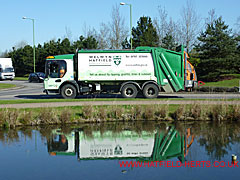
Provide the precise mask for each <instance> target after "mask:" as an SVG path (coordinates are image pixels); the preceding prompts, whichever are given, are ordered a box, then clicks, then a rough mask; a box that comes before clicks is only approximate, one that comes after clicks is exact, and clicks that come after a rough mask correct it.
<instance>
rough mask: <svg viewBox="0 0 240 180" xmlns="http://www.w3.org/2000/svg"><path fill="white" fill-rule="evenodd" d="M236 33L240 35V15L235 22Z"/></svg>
mask: <svg viewBox="0 0 240 180" xmlns="http://www.w3.org/2000/svg"><path fill="white" fill-rule="evenodd" d="M235 27H236V29H235V34H236V35H237V36H240V16H239V17H238V18H237V22H236V23H235Z"/></svg>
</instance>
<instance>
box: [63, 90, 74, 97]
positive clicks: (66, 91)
mask: <svg viewBox="0 0 240 180" xmlns="http://www.w3.org/2000/svg"><path fill="white" fill-rule="evenodd" d="M65 94H66V96H71V95H72V94H73V90H72V89H70V88H67V89H66V90H65Z"/></svg>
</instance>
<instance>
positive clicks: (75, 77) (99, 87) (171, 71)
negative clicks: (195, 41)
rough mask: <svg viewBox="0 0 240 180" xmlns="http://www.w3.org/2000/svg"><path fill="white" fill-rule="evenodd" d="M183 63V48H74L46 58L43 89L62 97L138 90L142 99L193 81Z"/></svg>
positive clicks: (128, 95) (125, 93) (129, 94)
mask: <svg viewBox="0 0 240 180" xmlns="http://www.w3.org/2000/svg"><path fill="white" fill-rule="evenodd" d="M187 62H188V60H187V56H186V53H184V48H183V47H181V51H180V52H175V51H170V50H167V49H163V48H160V47H137V48H136V49H135V50H77V51H76V53H75V54H69V55H56V56H49V57H47V59H46V64H45V74H46V77H45V79H44V92H46V93H47V94H48V93H57V94H61V95H62V97H63V98H66V99H72V98H75V97H76V96H77V95H81V94H85V93H95V92H112V93H118V92H120V93H121V95H122V96H123V97H124V98H135V97H136V96H137V95H138V93H141V94H142V95H143V96H144V97H145V98H156V97H157V96H158V94H159V92H166V93H169V92H177V91H181V90H186V88H187V87H189V86H191V87H193V86H194V84H197V83H195V81H194V80H193V79H194V75H190V76H187ZM190 67H191V66H190ZM187 77H188V78H189V80H190V81H191V82H190V81H187ZM189 83H191V84H189Z"/></svg>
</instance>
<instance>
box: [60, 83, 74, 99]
mask: <svg viewBox="0 0 240 180" xmlns="http://www.w3.org/2000/svg"><path fill="white" fill-rule="evenodd" d="M61 95H62V97H63V98H64V99H74V98H75V97H76V96H77V90H76V88H75V87H74V86H73V85H71V84H66V85H64V86H63V87H62V88H61Z"/></svg>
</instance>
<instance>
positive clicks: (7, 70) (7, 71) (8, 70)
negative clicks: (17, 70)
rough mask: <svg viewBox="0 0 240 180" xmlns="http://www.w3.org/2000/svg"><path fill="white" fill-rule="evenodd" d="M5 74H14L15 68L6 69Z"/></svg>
mask: <svg viewBox="0 0 240 180" xmlns="http://www.w3.org/2000/svg"><path fill="white" fill-rule="evenodd" d="M4 72H5V73H10V72H14V69H13V68H6V69H5V70H4Z"/></svg>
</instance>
